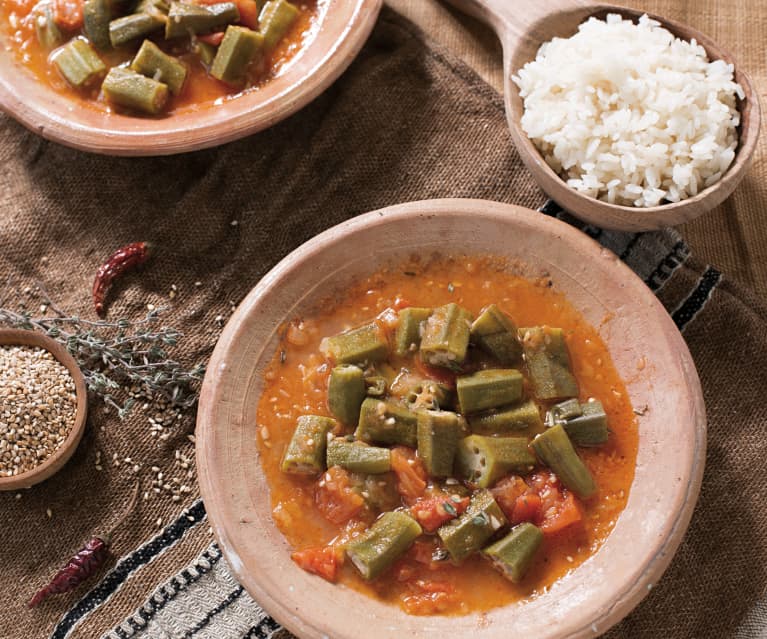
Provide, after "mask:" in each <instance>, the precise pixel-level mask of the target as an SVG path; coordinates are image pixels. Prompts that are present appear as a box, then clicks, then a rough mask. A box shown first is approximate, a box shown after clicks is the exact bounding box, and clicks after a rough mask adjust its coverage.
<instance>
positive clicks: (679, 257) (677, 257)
mask: <svg viewBox="0 0 767 639" xmlns="http://www.w3.org/2000/svg"><path fill="white" fill-rule="evenodd" d="M689 254H690V249H689V247H688V246H687V243H686V242H683V241H682V240H679V241H678V242H677V243H676V244H674V246H673V247H672V248H671V250H670V251H669V252H668V254H667V255H666V257H664V258H663V259H662V260H661V262H660V263H659V264H658V266H657V267H656V268H655V270H654V271H653V272H652V273H650V276H649V277H648V278H647V279H646V280H645V284H647V286H649V287H650V290H651V291H657V290H658V289H659V288H660V287H661V286H663V284H665V282H666V280H668V278H669V277H671V275H672V274H673V273H674V271H676V269H677V268H679V267H680V266H681V265H682V264H683V263H684V261H685V260H686V259H687V257H688V255H689Z"/></svg>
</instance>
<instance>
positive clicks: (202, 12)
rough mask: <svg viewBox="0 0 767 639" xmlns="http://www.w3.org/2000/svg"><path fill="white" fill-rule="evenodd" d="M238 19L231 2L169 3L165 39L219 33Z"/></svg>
mask: <svg viewBox="0 0 767 639" xmlns="http://www.w3.org/2000/svg"><path fill="white" fill-rule="evenodd" d="M239 19H240V12H239V11H238V10H237V5H236V4H235V3H233V2H220V3H219V4H209V5H199V4H187V3H186V2H171V3H170V8H169V9H168V19H167V20H166V21H165V37H166V39H171V38H178V37H182V36H189V35H192V34H195V35H201V34H205V33H210V32H211V31H219V30H221V29H222V28H223V27H225V26H226V25H229V24H232V23H234V22H237V21H238V20H239ZM248 30H249V29H248ZM222 44H223V43H222Z"/></svg>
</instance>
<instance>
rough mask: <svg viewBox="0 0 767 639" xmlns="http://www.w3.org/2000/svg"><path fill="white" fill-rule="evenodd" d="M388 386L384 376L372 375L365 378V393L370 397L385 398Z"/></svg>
mask: <svg viewBox="0 0 767 639" xmlns="http://www.w3.org/2000/svg"><path fill="white" fill-rule="evenodd" d="M387 388H388V384H387V383H386V378H385V377H383V376H382V375H371V376H370V377H366V378H365V392H366V393H367V394H368V395H370V397H383V396H384V395H386V389H387Z"/></svg>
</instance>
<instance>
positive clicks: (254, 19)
mask: <svg viewBox="0 0 767 639" xmlns="http://www.w3.org/2000/svg"><path fill="white" fill-rule="evenodd" d="M222 1H223V0H192V2H193V3H194V4H219V3H221V2H222ZM231 1H232V2H234V4H236V5H237V11H239V12H240V19H239V21H238V22H239V23H240V24H244V25H245V26H246V27H248V28H249V29H254V30H255V29H258V4H257V3H256V0H231ZM199 39H200V40H202V38H199ZM203 42H204V40H203ZM209 44H213V43H212V42H211V43H209Z"/></svg>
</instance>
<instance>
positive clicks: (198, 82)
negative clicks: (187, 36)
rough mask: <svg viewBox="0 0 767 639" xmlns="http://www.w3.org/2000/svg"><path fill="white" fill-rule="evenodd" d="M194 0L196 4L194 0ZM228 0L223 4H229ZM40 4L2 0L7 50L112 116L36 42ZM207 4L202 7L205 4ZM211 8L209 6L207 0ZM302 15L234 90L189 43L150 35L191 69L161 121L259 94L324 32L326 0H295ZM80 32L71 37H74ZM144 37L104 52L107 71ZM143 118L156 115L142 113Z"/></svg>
mask: <svg viewBox="0 0 767 639" xmlns="http://www.w3.org/2000/svg"><path fill="white" fill-rule="evenodd" d="M194 1H195V0H191V2H194ZM224 1H225V0H221V2H224ZM36 4H37V2H36V0H3V2H0V25H2V27H1V29H2V33H3V37H4V46H5V48H6V50H9V51H11V52H12V53H13V54H14V55H15V57H16V60H17V61H18V62H19V64H20V65H22V66H23V67H26V69H28V70H29V72H31V73H32V74H33V75H34V76H35V77H36V78H37V79H38V80H39V81H40V82H43V83H45V84H47V85H49V86H51V87H52V88H53V89H54V90H55V91H56V92H57V93H60V94H62V95H65V96H67V97H68V98H70V99H71V100H73V101H74V102H77V103H78V106H85V107H90V108H94V109H96V110H98V111H102V112H107V113H110V112H112V111H114V110H121V109H115V107H114V106H112V105H110V104H109V103H108V102H107V101H106V100H105V99H104V98H103V96H101V95H100V90H99V89H98V88H96V89H93V90H91V91H79V90H77V89H75V88H73V87H72V86H70V85H69V84H68V83H67V82H66V80H64V78H63V77H62V76H61V75H60V74H59V72H58V70H57V69H56V67H55V66H54V65H53V64H52V63H51V62H50V57H51V52H49V51H46V50H45V49H44V48H43V47H41V46H40V44H39V43H38V41H37V36H36V34H35V25H34V18H35V16H34V8H35V6H36ZM201 4H202V3H201ZM206 4H210V1H209V0H207V1H206ZM292 4H294V5H295V6H296V7H297V8H298V9H299V10H300V15H299V17H298V19H297V20H296V22H295V23H294V24H293V26H292V27H291V28H290V30H289V31H288V33H287V34H286V35H285V36H284V37H283V39H282V40H280V42H279V44H278V45H277V47H276V48H275V49H274V50H273V51H272V52H271V53H270V54H269V55H268V56H265V57H264V58H263V59H262V60H261V61H260V62H259V63H257V64H254V65H253V67H252V68H251V69H250V73H249V77H248V80H247V82H246V84H245V88H241V87H240V88H235V87H231V86H228V85H227V84H225V83H223V82H220V81H219V80H216V79H215V78H214V77H212V76H210V75H208V71H207V68H206V67H205V65H204V64H203V62H202V61H201V60H200V58H199V56H198V55H197V54H195V53H190V52H188V43H187V42H183V39H181V41H178V40H174V41H170V42H166V41H165V40H163V39H162V38H161V37H159V36H150V37H149V39H151V40H153V41H154V42H155V43H156V44H157V45H158V46H159V47H160V48H161V49H162V50H163V51H165V52H166V53H169V54H170V55H174V56H177V57H178V58H179V59H180V60H182V61H183V62H184V63H185V64H186V67H187V77H186V81H185V82H184V87H183V89H182V90H181V92H180V93H179V95H177V96H171V98H170V100H169V103H168V106H167V107H166V109H165V111H164V112H163V114H162V115H160V116H157V117H160V118H163V117H168V116H170V115H173V114H174V113H184V112H189V111H195V110H198V109H200V108H210V107H212V106H215V105H216V104H219V103H220V102H222V101H224V100H230V99H232V98H236V97H237V96H239V95H242V94H243V93H247V92H249V91H256V90H258V88H259V87H261V86H263V85H264V84H266V83H267V82H269V80H271V79H272V78H274V77H275V76H276V75H277V74H279V72H280V70H281V69H282V68H284V67H285V66H286V65H287V64H288V63H289V62H290V61H291V60H292V59H293V58H295V57H296V55H298V53H299V52H300V51H301V49H302V48H303V47H304V46H305V45H306V44H307V43H308V42H309V41H310V40H311V39H312V38H313V37H314V35H315V34H316V32H317V30H318V29H319V23H320V18H321V14H322V11H323V10H324V0H293V2H292ZM79 34H80V31H77V32H74V33H70V34H68V35H69V36H71V37H72V38H74V37H76V36H77V35H79ZM142 41H143V38H138V39H137V40H136V42H135V43H134V44H133V45H131V46H125V47H120V48H118V49H115V50H112V51H107V52H99V55H101V57H102V59H103V60H104V63H105V64H106V65H107V67H112V66H117V65H122V64H124V63H127V62H130V60H132V58H133V56H134V55H135V53H136V51H138V48H139V46H140V45H141V42H142ZM141 117H151V116H146V115H141Z"/></svg>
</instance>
